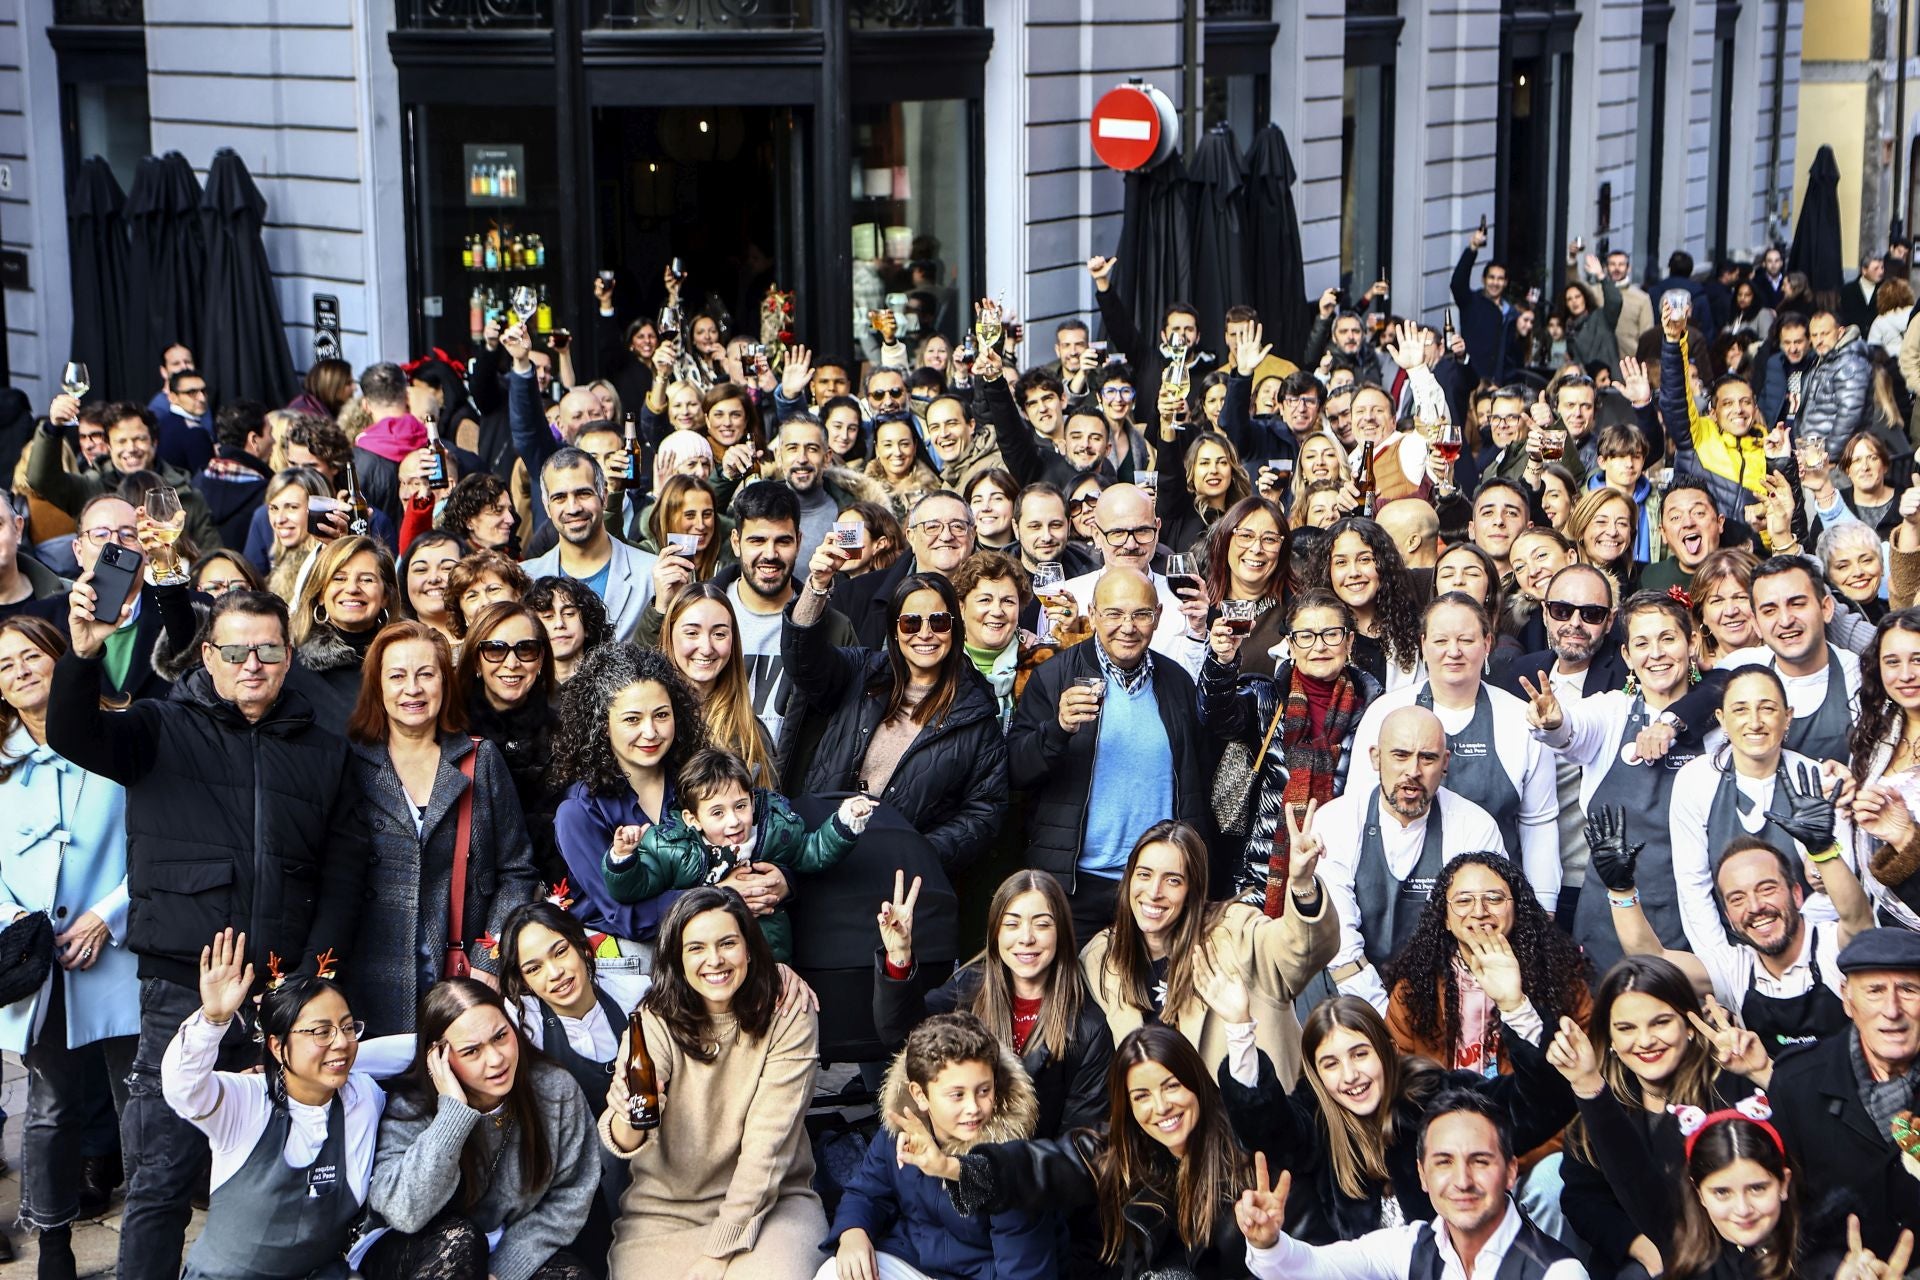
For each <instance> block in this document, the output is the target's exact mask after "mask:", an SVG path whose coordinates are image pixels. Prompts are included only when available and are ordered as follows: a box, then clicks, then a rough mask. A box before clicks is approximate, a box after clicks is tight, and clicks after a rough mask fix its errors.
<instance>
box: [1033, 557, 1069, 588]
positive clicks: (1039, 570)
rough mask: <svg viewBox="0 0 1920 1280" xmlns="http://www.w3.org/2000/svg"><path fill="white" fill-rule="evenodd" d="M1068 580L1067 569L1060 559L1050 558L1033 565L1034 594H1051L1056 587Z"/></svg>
mask: <svg viewBox="0 0 1920 1280" xmlns="http://www.w3.org/2000/svg"><path fill="white" fill-rule="evenodd" d="M1066 580H1067V571H1066V570H1065V569H1064V568H1062V567H1061V565H1060V562H1059V561H1058V560H1048V561H1046V562H1045V563H1043V564H1037V565H1035V566H1033V594H1035V595H1037V596H1050V595H1052V594H1053V592H1054V588H1056V587H1058V586H1059V585H1060V584H1061V583H1063V582H1065V581H1066Z"/></svg>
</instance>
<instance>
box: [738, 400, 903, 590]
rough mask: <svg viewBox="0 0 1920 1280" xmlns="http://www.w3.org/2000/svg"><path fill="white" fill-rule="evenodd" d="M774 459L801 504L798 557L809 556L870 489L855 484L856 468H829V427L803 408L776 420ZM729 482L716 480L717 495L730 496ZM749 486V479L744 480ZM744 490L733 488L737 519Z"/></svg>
mask: <svg viewBox="0 0 1920 1280" xmlns="http://www.w3.org/2000/svg"><path fill="white" fill-rule="evenodd" d="M774 461H775V463H776V465H778V466H779V468H780V475H779V479H781V480H783V481H785V482H786V485H787V488H789V489H791V490H792V491H793V496H794V499H795V500H796V501H797V502H798V503H799V505H800V551H799V559H800V560H810V559H812V558H813V553H814V551H815V549H817V548H818V547H819V545H820V544H821V543H822V542H825V541H826V540H827V534H828V533H829V532H830V531H831V530H832V529H833V522H834V521H836V520H838V519H839V518H840V513H841V512H842V511H844V510H846V509H847V508H848V507H850V506H852V505H853V504H854V503H856V502H858V501H860V500H861V499H862V498H866V497H870V496H872V495H871V494H870V493H868V492H866V491H865V490H856V489H855V488H854V487H853V485H854V483H855V480H856V477H855V475H854V473H852V472H849V471H830V470H829V468H828V451H827V429H826V428H825V427H823V426H821V425H820V423H818V422H816V421H814V420H813V419H812V418H810V417H807V416H805V415H804V414H803V415H801V416H799V417H793V418H788V419H787V420H786V421H784V422H782V423H781V424H780V435H779V438H778V439H777V440H776V441H775V443H774ZM732 483H733V482H731V481H728V480H725V479H719V480H716V481H715V483H714V490H715V493H716V495H717V499H716V500H717V501H720V502H722V503H725V502H727V501H728V493H729V491H730V490H731V488H732ZM754 483H765V481H756V482H754ZM751 487H752V485H751V484H750V485H748V486H747V488H751ZM745 492H746V489H745V488H743V489H741V490H739V491H738V492H735V493H733V494H732V498H731V501H732V504H733V506H732V514H733V516H734V518H735V519H736V520H737V519H739V515H740V513H739V502H740V494H741V493H745ZM796 563H797V561H796Z"/></svg>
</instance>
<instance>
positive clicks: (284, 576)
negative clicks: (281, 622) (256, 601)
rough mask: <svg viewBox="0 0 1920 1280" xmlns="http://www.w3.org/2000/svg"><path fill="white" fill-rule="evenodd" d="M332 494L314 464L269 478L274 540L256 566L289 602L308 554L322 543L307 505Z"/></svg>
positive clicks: (269, 514) (268, 501)
mask: <svg viewBox="0 0 1920 1280" xmlns="http://www.w3.org/2000/svg"><path fill="white" fill-rule="evenodd" d="M332 496H333V494H332V493H331V492H330V491H329V490H328V487H327V482H326V480H325V479H323V478H322V477H321V475H320V473H319V472H318V471H315V470H314V469H313V468H312V467H288V468H286V469H284V470H282V471H280V472H277V473H276V474H275V475H274V477H273V479H271V480H269V481H267V487H266V490H265V497H264V501H265V504H266V512H267V528H268V531H269V532H270V533H271V534H272V539H271V541H270V542H269V543H268V544H267V551H266V554H265V556H264V558H261V559H255V561H254V563H253V567H254V568H256V569H258V570H260V571H261V572H263V573H265V574H266V575H267V588H268V589H269V590H270V591H272V592H273V594H275V595H277V596H279V597H280V598H281V599H282V600H285V601H287V602H288V604H292V603H293V594H294V589H295V587H296V586H297V585H298V584H299V582H300V571H301V570H302V569H303V568H304V567H305V566H306V563H307V557H308V555H310V554H311V553H312V551H313V549H314V548H315V547H316V546H318V545H319V542H320V540H319V539H318V538H316V537H314V535H313V531H312V530H311V529H310V528H308V526H307V504H308V502H309V501H310V500H311V499H314V498H331V497H332Z"/></svg>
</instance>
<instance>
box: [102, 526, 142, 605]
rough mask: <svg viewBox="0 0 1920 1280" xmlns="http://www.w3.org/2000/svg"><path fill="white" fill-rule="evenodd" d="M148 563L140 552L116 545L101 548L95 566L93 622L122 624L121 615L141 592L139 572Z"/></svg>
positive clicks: (109, 544)
mask: <svg viewBox="0 0 1920 1280" xmlns="http://www.w3.org/2000/svg"><path fill="white" fill-rule="evenodd" d="M144 563H145V560H144V557H142V556H141V554H140V553H139V552H138V551H133V550H129V549H128V548H126V547H123V546H121V545H120V544H119V543H117V542H109V543H108V544H107V545H106V546H104V547H102V548H100V558H99V559H98V560H96V561H94V564H93V620H94V621H95V622H119V621H120V611H121V610H122V609H124V608H126V607H127V601H128V600H129V599H130V598H131V597H132V596H133V593H134V592H136V591H138V590H139V589H140V570H141V567H142V565H143V564H144Z"/></svg>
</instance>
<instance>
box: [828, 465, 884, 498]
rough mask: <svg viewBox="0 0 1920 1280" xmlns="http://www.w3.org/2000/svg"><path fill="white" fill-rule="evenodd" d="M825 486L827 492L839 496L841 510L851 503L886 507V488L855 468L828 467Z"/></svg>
mask: <svg viewBox="0 0 1920 1280" xmlns="http://www.w3.org/2000/svg"><path fill="white" fill-rule="evenodd" d="M825 484H826V486H827V489H828V490H829V491H833V492H838V493H839V494H840V505H841V507H842V508H844V507H846V505H847V504H848V503H853V502H877V503H879V504H880V505H881V506H883V507H884V506H886V505H887V488H886V486H885V485H883V484H880V483H878V482H877V481H874V480H870V479H868V478H867V474H866V472H864V471H862V470H860V469H859V468H857V467H836V466H830V467H828V468H827V478H826V481H825Z"/></svg>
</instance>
